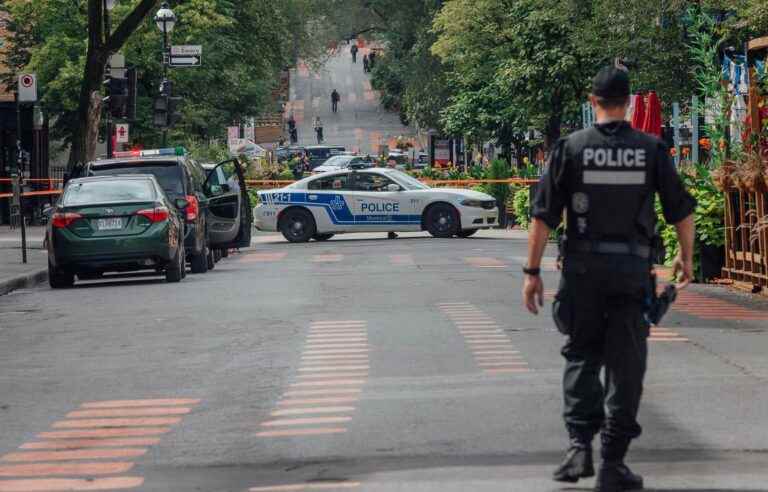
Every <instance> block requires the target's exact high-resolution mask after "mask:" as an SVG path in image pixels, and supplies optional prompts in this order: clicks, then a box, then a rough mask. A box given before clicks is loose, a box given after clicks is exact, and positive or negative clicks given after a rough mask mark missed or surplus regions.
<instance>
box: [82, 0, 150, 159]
mask: <svg viewBox="0 0 768 492" xmlns="http://www.w3.org/2000/svg"><path fill="white" fill-rule="evenodd" d="M157 2H158V0H141V2H140V3H139V4H138V5H137V6H136V7H135V8H134V9H133V10H132V11H131V12H130V13H129V14H128V15H127V16H126V17H125V19H123V21H122V22H121V23H120V24H119V25H118V26H117V29H115V31H114V33H112V35H111V36H105V35H104V34H105V33H104V11H103V0H88V51H87V52H86V58H85V72H84V73H83V81H82V83H81V86H80V99H79V102H78V106H77V126H76V127H75V128H73V129H72V149H71V152H70V154H69V164H68V167H69V170H72V168H73V167H74V166H76V165H78V164H84V163H85V162H87V161H88V160H91V159H93V158H94V157H95V154H96V140H97V139H98V134H99V131H98V128H99V123H100V122H101V117H100V111H101V104H99V102H100V101H101V98H100V96H99V93H100V89H101V83H102V81H103V80H104V68H105V65H106V63H107V59H108V58H109V56H110V54H111V53H116V52H117V51H119V50H120V49H121V48H122V47H123V45H124V44H125V42H126V41H127V40H128V38H129V37H130V36H131V34H133V32H134V31H136V29H137V28H138V27H139V25H140V24H141V22H142V21H143V20H144V19H145V18H146V17H147V15H148V14H149V12H150V11H151V10H152V9H153V8H154V7H155V5H156V4H157Z"/></svg>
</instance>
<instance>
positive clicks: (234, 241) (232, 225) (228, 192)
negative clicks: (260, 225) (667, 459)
mask: <svg viewBox="0 0 768 492" xmlns="http://www.w3.org/2000/svg"><path fill="white" fill-rule="evenodd" d="M203 190H204V192H205V195H206V196H207V197H208V212H209V214H208V237H209V240H210V245H211V247H212V248H215V249H228V248H246V247H248V246H250V245H251V226H252V224H253V212H252V211H251V206H250V200H249V198H248V188H247V185H246V183H245V173H244V172H243V168H242V166H241V165H240V162H239V161H238V160H237V159H229V160H226V161H224V162H221V163H219V164H217V165H216V167H215V168H213V169H212V170H211V171H210V172H209V173H208V178H207V179H206V181H205V186H204V187H203Z"/></svg>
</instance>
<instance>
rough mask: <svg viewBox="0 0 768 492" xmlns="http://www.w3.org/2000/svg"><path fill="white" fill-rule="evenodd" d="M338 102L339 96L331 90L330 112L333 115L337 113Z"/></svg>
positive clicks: (334, 90)
mask: <svg viewBox="0 0 768 492" xmlns="http://www.w3.org/2000/svg"><path fill="white" fill-rule="evenodd" d="M339 101H341V95H340V94H339V92H338V91H337V90H336V89H333V92H331V110H332V111H333V112H334V113H337V112H338V111H339Z"/></svg>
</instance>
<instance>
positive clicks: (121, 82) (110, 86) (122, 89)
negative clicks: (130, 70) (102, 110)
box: [102, 76, 128, 118]
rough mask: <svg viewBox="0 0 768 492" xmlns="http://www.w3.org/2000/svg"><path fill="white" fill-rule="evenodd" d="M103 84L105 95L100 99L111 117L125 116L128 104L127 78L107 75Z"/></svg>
mask: <svg viewBox="0 0 768 492" xmlns="http://www.w3.org/2000/svg"><path fill="white" fill-rule="evenodd" d="M103 85H104V86H105V88H106V93H107V95H106V97H104V99H102V101H103V102H104V103H105V104H106V105H107V110H108V111H109V113H110V114H111V115H112V117H113V118H125V115H126V113H127V105H128V79H121V78H117V77H112V76H107V77H106V78H105V79H104V82H103Z"/></svg>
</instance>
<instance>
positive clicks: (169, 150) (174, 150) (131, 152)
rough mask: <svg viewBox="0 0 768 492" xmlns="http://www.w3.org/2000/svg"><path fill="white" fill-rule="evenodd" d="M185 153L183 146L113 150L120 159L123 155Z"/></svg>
mask: <svg viewBox="0 0 768 492" xmlns="http://www.w3.org/2000/svg"><path fill="white" fill-rule="evenodd" d="M184 154H186V150H185V149H184V147H170V148H167V149H151V150H127V151H125V152H115V153H114V155H115V158H117V159H122V158H125V157H153V156H163V155H175V156H183V155H184Z"/></svg>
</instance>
